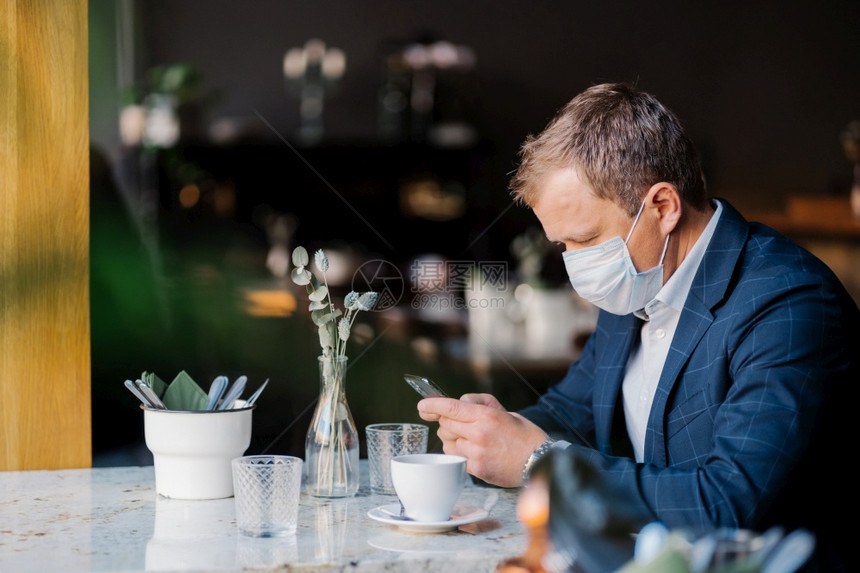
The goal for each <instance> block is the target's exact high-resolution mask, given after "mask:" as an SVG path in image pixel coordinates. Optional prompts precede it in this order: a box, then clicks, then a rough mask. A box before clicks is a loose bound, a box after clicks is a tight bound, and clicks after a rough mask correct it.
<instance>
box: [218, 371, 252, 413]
mask: <svg viewBox="0 0 860 573" xmlns="http://www.w3.org/2000/svg"><path fill="white" fill-rule="evenodd" d="M247 381H248V377H247V376H239V377H238V378H236V381H235V382H233V385H232V386H230V389H229V390H227V395H226V396H224V399H223V400H221V403H220V404H219V405H218V407H217V408H216V409H217V410H229V409H230V408H232V407H233V402H235V401H236V400H237V399H238V398H239V396H241V395H242V392H244V391H245V383H246V382H247Z"/></svg>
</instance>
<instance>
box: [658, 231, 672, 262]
mask: <svg viewBox="0 0 860 573" xmlns="http://www.w3.org/2000/svg"><path fill="white" fill-rule="evenodd" d="M671 236H672V233H669V234H668V235H666V242H665V243H663V252H662V253H661V254H660V262H659V263H657V265H658V266H659V265H662V264H663V259H664V258H665V257H666V249H667V248H668V247H669V237H671Z"/></svg>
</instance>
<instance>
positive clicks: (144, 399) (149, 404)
mask: <svg viewBox="0 0 860 573" xmlns="http://www.w3.org/2000/svg"><path fill="white" fill-rule="evenodd" d="M124 384H125V387H126V388H128V390H129V391H130V392H131V393H132V394H134V395H135V396H137V399H138V400H140V402H141V403H142V404H143V405H144V406H146V407H147V408H154V407H155V406H154V405H153V404H152V402H150V401H149V398H147V397H146V396H145V395H144V394H143V392H141V391H140V390H138V388H137V386H135V385H134V382H132V381H131V380H126V381H125V382H124Z"/></svg>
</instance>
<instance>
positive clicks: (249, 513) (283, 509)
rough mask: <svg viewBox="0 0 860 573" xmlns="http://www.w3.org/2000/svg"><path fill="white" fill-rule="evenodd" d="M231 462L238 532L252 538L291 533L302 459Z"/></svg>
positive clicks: (295, 519)
mask: <svg viewBox="0 0 860 573" xmlns="http://www.w3.org/2000/svg"><path fill="white" fill-rule="evenodd" d="M232 463H233V490H234V497H235V498H236V526H237V527H238V528H239V532H240V533H242V534H244V535H249V536H252V537H281V536H284V535H290V534H293V533H295V532H296V525H297V522H298V517H299V493H300V492H301V489H302V459H301V458H296V457H293V456H243V457H240V458H235V459H234V460H233V462H232Z"/></svg>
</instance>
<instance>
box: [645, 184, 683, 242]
mask: <svg viewBox="0 0 860 573" xmlns="http://www.w3.org/2000/svg"><path fill="white" fill-rule="evenodd" d="M645 201H647V205H648V206H649V207H652V208H653V211H652V212H653V213H654V214H655V215H656V216H657V217H658V219H659V226H660V231H661V232H662V233H663V234H665V235H668V234H669V233H671V232H672V231H674V230H675V227H677V226H678V222H679V221H680V220H681V215H682V213H683V208H682V203H681V194H680V193H678V189H677V188H676V187H675V186H674V185H672V184H671V183H666V182H665V181H661V182H660V183H655V184H654V185H652V186H651V188H650V189H648V194H647V195H646V196H645Z"/></svg>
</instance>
